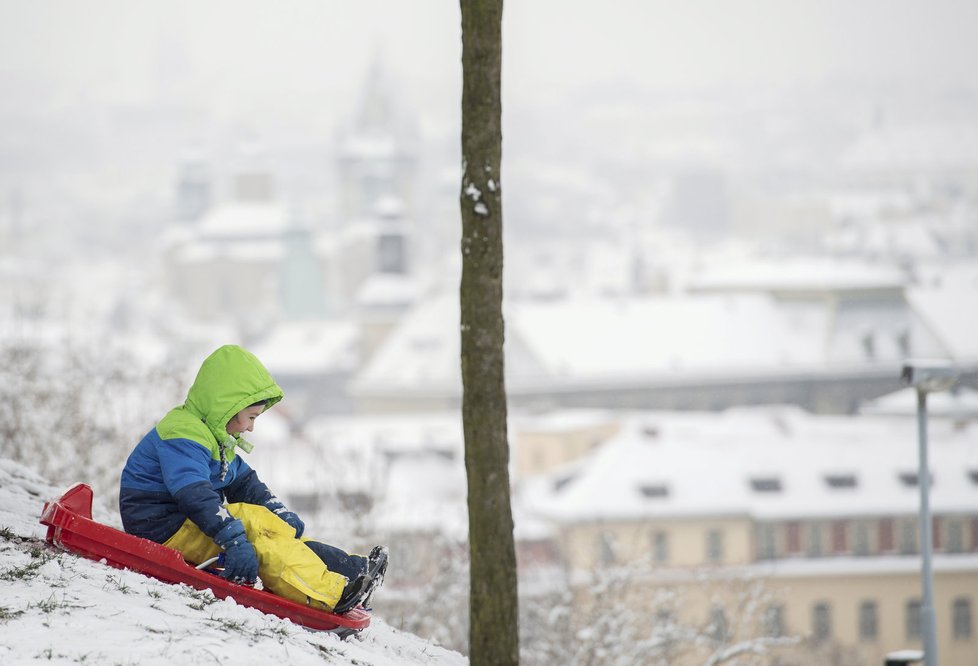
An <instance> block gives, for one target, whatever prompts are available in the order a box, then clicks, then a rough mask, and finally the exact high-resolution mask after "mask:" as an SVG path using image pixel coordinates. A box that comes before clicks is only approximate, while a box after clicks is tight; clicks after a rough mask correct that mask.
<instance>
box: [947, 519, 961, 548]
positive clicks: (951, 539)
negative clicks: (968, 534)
mask: <svg viewBox="0 0 978 666" xmlns="http://www.w3.org/2000/svg"><path fill="white" fill-rule="evenodd" d="M947 552H949V553H963V552H964V523H962V522H961V521H960V520H958V519H955V518H951V519H948V521H947Z"/></svg>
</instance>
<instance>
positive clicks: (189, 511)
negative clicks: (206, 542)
mask: <svg viewBox="0 0 978 666" xmlns="http://www.w3.org/2000/svg"><path fill="white" fill-rule="evenodd" d="M173 498H174V499H175V500H176V501H177V506H179V507H180V511H182V512H183V513H184V514H186V516H187V517H188V518H190V520H192V521H193V522H194V524H195V525H197V527H199V528H200V531H201V532H203V533H204V534H206V535H207V536H209V537H210V538H212V539H213V538H214V535H216V534H217V533H218V532H220V531H221V529H222V528H223V527H224V526H225V525H226V524H227V523H229V522H231V521H233V520H234V518H232V517H231V515H230V514H229V513H228V510H227V509H225V508H224V505H223V504H221V496H220V495H218V494H217V492H216V491H215V490H214V489H213V488H212V487H211V484H210V482H208V481H199V482H197V483H191V484H190V485H187V486H184V487H183V488H181V489H180V490H178V491H177V492H175V493H173Z"/></svg>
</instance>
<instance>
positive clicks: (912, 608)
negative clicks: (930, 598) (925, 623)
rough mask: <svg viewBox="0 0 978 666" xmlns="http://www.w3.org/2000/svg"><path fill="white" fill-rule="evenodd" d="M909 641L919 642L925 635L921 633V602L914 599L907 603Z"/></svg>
mask: <svg viewBox="0 0 978 666" xmlns="http://www.w3.org/2000/svg"><path fill="white" fill-rule="evenodd" d="M906 614H907V617H906V622H907V640H910V641H919V640H920V637H921V636H922V635H923V634H922V632H921V617H920V600H919V599H913V600H911V601H908V602H907V610H906Z"/></svg>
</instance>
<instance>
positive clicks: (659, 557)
mask: <svg viewBox="0 0 978 666" xmlns="http://www.w3.org/2000/svg"><path fill="white" fill-rule="evenodd" d="M652 561H653V562H668V561H669V535H668V534H667V533H666V532H654V533H653V534H652Z"/></svg>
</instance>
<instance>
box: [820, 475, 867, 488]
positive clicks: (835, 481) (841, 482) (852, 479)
mask: <svg viewBox="0 0 978 666" xmlns="http://www.w3.org/2000/svg"><path fill="white" fill-rule="evenodd" d="M825 483H826V485H828V487H829V488H836V489H851V488H856V487H858V486H859V481H858V479H857V478H856V475H855V474H826V475H825Z"/></svg>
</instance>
